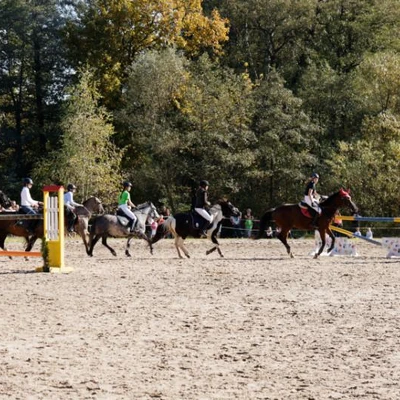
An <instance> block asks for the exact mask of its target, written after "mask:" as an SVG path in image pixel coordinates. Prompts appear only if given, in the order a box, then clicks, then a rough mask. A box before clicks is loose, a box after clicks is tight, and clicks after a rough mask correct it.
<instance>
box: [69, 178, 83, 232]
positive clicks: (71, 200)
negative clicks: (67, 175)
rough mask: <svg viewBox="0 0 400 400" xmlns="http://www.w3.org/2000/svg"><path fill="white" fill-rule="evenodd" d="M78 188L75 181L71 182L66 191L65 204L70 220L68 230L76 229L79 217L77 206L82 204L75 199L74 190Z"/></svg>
mask: <svg viewBox="0 0 400 400" xmlns="http://www.w3.org/2000/svg"><path fill="white" fill-rule="evenodd" d="M75 190H76V186H75V185H74V184H73V183H69V184H68V186H67V191H66V192H65V193H64V205H65V208H66V211H67V220H68V232H73V231H74V224H75V221H76V218H77V215H76V214H75V212H74V211H75V207H79V206H82V207H83V205H82V204H79V203H77V202H75V201H74V192H75Z"/></svg>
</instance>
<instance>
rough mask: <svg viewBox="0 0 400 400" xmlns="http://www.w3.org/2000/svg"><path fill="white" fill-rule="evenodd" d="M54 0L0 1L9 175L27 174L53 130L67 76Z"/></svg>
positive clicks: (0, 80)
mask: <svg viewBox="0 0 400 400" xmlns="http://www.w3.org/2000/svg"><path fill="white" fill-rule="evenodd" d="M58 5H59V2H58V1H54V0H46V1H40V2H37V1H33V2H26V1H22V0H13V1H9V0H4V1H2V2H0V113H1V115H2V119H1V130H2V135H1V142H0V146H1V151H2V155H3V158H4V161H5V163H6V165H7V171H4V172H5V175H6V176H7V180H8V181H9V180H11V181H15V180H17V179H18V177H21V176H23V175H24V174H26V173H27V171H29V170H30V169H31V167H32V164H33V163H34V161H35V160H37V158H38V154H43V152H45V151H46V150H47V148H48V144H49V142H50V141H52V140H53V139H54V136H56V135H57V133H58V129H57V117H58V114H57V111H58V108H57V105H58V104H57V103H58V101H59V100H60V99H61V96H62V92H61V90H62V88H63V86H64V84H65V82H66V80H67V79H68V74H67V73H66V65H65V59H64V50H65V48H64V47H63V46H62V45H61V40H60V30H61V27H62V25H63V18H62V17H61V16H60V8H59V7H57V6H58ZM11 171H12V172H11ZM18 180H19V179H18Z"/></svg>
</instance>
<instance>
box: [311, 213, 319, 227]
mask: <svg viewBox="0 0 400 400" xmlns="http://www.w3.org/2000/svg"><path fill="white" fill-rule="evenodd" d="M318 218H319V214H318V213H315V215H314V218H313V220H312V222H311V226H312V227H313V229H318Z"/></svg>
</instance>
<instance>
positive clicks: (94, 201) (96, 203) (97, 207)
mask: <svg viewBox="0 0 400 400" xmlns="http://www.w3.org/2000/svg"><path fill="white" fill-rule="evenodd" d="M83 205H84V206H85V208H86V209H87V210H88V211H90V212H91V213H96V214H104V207H103V204H102V202H101V200H100V199H98V198H97V197H95V196H92V197H89V198H88V199H87V200H85V201H84V202H83Z"/></svg>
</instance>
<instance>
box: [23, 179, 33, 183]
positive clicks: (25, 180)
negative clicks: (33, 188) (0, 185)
mask: <svg viewBox="0 0 400 400" xmlns="http://www.w3.org/2000/svg"><path fill="white" fill-rule="evenodd" d="M23 182H24V184H25V185H28V184H29V185H33V180H32V179H31V178H24V181H23Z"/></svg>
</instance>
